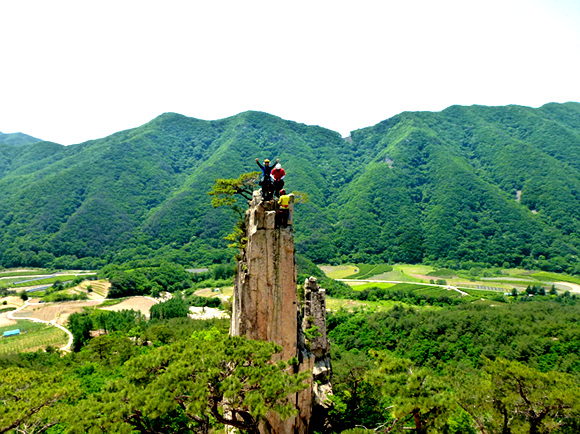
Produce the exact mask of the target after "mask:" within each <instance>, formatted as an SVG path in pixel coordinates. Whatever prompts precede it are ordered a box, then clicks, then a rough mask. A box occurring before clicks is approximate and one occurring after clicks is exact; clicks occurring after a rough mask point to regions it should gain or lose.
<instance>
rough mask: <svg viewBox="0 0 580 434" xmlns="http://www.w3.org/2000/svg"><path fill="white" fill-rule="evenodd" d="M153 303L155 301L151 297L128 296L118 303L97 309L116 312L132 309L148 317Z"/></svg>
mask: <svg viewBox="0 0 580 434" xmlns="http://www.w3.org/2000/svg"><path fill="white" fill-rule="evenodd" d="M154 304H157V301H156V300H154V299H153V298H151V297H129V298H127V299H125V300H123V301H121V302H120V303H117V304H114V305H112V306H105V307H100V308H99V309H102V310H111V311H116V312H118V311H121V310H130V309H133V310H136V311H139V312H141V313H142V314H143V315H145V316H146V317H147V318H149V309H151V306H153V305H154Z"/></svg>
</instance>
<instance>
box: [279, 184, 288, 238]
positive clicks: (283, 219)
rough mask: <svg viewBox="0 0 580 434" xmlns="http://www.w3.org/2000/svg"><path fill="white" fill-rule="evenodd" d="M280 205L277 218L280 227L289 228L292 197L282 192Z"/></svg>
mask: <svg viewBox="0 0 580 434" xmlns="http://www.w3.org/2000/svg"><path fill="white" fill-rule="evenodd" d="M278 205H280V209H279V211H278V215H277V216H276V217H278V218H277V220H278V225H277V226H278V227H283V228H287V227H288V218H289V217H290V196H289V195H287V194H286V190H284V189H281V190H280V199H278Z"/></svg>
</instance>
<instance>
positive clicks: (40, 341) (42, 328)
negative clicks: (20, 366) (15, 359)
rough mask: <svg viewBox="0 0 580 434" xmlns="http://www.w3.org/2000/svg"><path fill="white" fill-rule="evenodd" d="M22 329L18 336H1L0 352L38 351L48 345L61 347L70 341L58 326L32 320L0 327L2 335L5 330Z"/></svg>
mask: <svg viewBox="0 0 580 434" xmlns="http://www.w3.org/2000/svg"><path fill="white" fill-rule="evenodd" d="M15 328H18V329H20V334H19V335H17V336H10V337H0V354H10V353H19V352H28V351H36V350H39V349H45V348H46V347H47V346H49V345H50V346H53V347H57V348H60V347H62V346H64V345H66V343H67V342H68V336H67V334H66V333H65V332H63V331H62V330H60V329H59V328H57V327H54V326H52V325H48V324H41V323H35V322H32V321H18V322H17V324H15V325H12V326H7V327H0V335H2V334H3V333H4V332H5V331H8V330H13V329H15Z"/></svg>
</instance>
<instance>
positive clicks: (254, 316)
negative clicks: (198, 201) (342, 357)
mask: <svg viewBox="0 0 580 434" xmlns="http://www.w3.org/2000/svg"><path fill="white" fill-rule="evenodd" d="M248 204H249V209H248V210H247V211H246V238H247V241H246V243H245V246H244V248H243V249H242V251H241V252H240V255H241V257H240V259H239V261H238V266H237V273H236V279H235V283H234V297H233V311H232V319H231V324H230V335H237V336H246V337H248V338H250V339H258V340H265V341H270V342H274V343H276V344H278V345H280V346H281V347H282V351H281V353H279V354H278V355H277V357H278V358H279V359H281V360H289V359H291V358H296V359H297V360H298V362H299V363H298V365H297V366H295V368H294V369H295V370H296V371H297V372H305V371H308V372H313V373H314V374H316V372H318V371H320V366H319V367H318V368H317V365H320V363H319V362H318V359H319V358H324V357H325V356H326V357H327V356H328V345H327V340H326V334H324V339H323V340H320V339H318V340H317V341H316V343H315V347H316V352H317V353H320V356H315V354H314V353H313V352H311V351H310V350H309V349H308V346H309V345H310V344H311V343H310V342H307V341H308V337H307V336H305V333H304V331H303V329H302V328H303V323H304V321H303V318H302V317H303V315H302V312H301V308H300V305H299V302H298V297H297V291H296V289H297V282H296V260H295V255H294V233H293V229H292V225H291V224H292V214H293V208H294V197H293V196H292V195H291V196H290V219H289V226H288V227H287V228H278V227H276V204H275V203H274V202H273V201H268V202H262V201H261V199H260V193H259V192H257V191H256V192H254V195H253V198H252V200H250V201H249V202H248ZM311 285H315V289H316V291H317V290H318V285H317V284H316V280H314V282H313V283H312V284H311ZM323 291H324V290H322V295H323ZM311 298H314V304H312V303H308V308H307V309H308V312H309V313H310V312H316V313H317V314H316V318H317V319H316V320H314V316H312V315H310V314H309V316H308V318H309V320H308V321H307V322H306V323H307V324H308V325H309V326H311V325H310V324H311V322H312V321H315V323H314V322H312V325H315V326H316V327H318V328H321V327H323V328H324V333H326V316H325V311H324V303H325V302H323V305H322V307H320V303H319V300H320V296H319V295H318V296H314V297H311ZM317 303H318V304H317ZM321 309H322V310H321ZM320 312H323V313H322V314H321V313H320ZM321 315H322V316H323V317H324V319H323V322H324V323H323V324H322V323H321V322H320V317H321ZM311 317H312V321H310V319H311ZM306 323H304V324H306ZM306 334H307V333H306ZM323 341H324V342H326V346H325V344H324V342H323ZM323 347H324V348H323ZM328 360H330V359H328ZM325 366H326V367H327V368H328V369H327V370H326V371H325V372H326V373H329V372H330V371H329V369H330V363H329V361H328V363H326V365H325ZM325 377H326V378H328V377H329V375H325ZM318 390H319V388H318V387H317V386H313V381H312V377H311V378H310V382H309V387H308V388H307V389H305V390H303V391H301V392H299V393H297V394H295V395H292V396H289V397H288V399H289V400H290V401H291V402H292V403H293V404H294V406H295V408H296V409H297V415H296V416H293V417H290V418H289V419H287V420H280V418H279V417H278V415H277V414H273V413H270V414H268V416H267V417H266V421H264V422H263V423H261V424H260V432H261V433H262V434H266V433H268V434H270V433H271V434H274V433H288V434H290V433H293V434H295V433H307V432H310V431H311V418H312V411H313V405H316V406H317V407H319V406H320V405H319V404H320V402H321V399H320V398H319V397H317V392H318ZM325 392H326V391H325ZM316 425H319V423H316Z"/></svg>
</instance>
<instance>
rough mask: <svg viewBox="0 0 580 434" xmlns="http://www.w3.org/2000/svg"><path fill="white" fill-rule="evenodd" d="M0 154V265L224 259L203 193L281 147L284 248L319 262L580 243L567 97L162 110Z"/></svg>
mask: <svg viewBox="0 0 580 434" xmlns="http://www.w3.org/2000/svg"><path fill="white" fill-rule="evenodd" d="M15 149H17V150H18V152H16V151H14V150H15ZM0 155H6V156H8V157H9V158H6V159H3V161H4V163H0V240H1V241H2V243H1V247H0V263H1V264H2V265H5V266H7V265H16V264H19V265H34V264H37V265H48V264H52V265H54V264H56V265H61V266H72V265H73V264H76V265H90V264H94V265H95V266H99V265H101V264H104V263H106V262H110V261H117V262H118V261H126V260H131V259H135V260H147V259H151V258H157V259H156V260H159V258H166V259H171V260H177V261H178V262H179V261H181V262H184V263H185V262H187V263H211V262H222V261H226V260H227V259H228V257H229V256H230V255H231V253H229V252H228V251H227V249H226V248H225V244H226V243H225V241H223V239H222V237H223V236H224V235H225V234H226V233H227V232H228V229H229V228H230V227H231V225H232V224H233V217H232V216H230V215H229V214H228V213H227V212H226V211H225V210H221V209H217V210H216V209H212V208H211V206H210V205H209V198H208V197H207V195H206V193H207V191H209V189H210V188H211V185H212V184H213V181H214V180H215V178H217V177H219V178H233V177H237V176H238V175H239V174H240V173H244V172H249V171H254V170H257V169H258V168H257V166H256V165H255V162H254V159H255V158H261V159H263V158H274V159H275V158H280V159H281V162H282V163H283V165H284V167H285V169H286V170H287V172H288V176H287V186H288V187H289V189H291V190H299V191H305V192H307V193H308V194H309V196H310V202H309V203H306V204H301V205H299V206H298V207H297V210H296V212H297V217H298V218H297V219H296V246H297V249H298V251H299V252H308V255H309V257H310V259H313V260H315V261H316V262H343V261H351V262H352V261H360V262H362V261H387V262H388V261H391V262H392V261H405V262H421V261H428V262H439V263H441V264H442V265H449V266H452V265H453V266H455V265H457V264H460V263H462V262H469V261H471V262H474V263H477V262H481V263H489V264H503V263H508V264H512V265H518V266H520V265H521V266H538V267H543V268H550V267H556V268H557V269H559V270H560V271H562V270H568V271H574V270H575V268H574V264H575V263H577V255H578V251H579V249H580V240H579V239H578V235H577V234H578V233H579V232H580V230H579V228H580V211H578V210H580V104H579V103H566V104H555V103H551V104H546V105H544V106H542V107H540V108H537V109H536V108H529V107H523V106H514V105H510V106H505V107H485V106H451V107H448V108H447V109H445V110H443V111H441V112H403V113H401V114H399V115H396V116H394V117H392V118H390V119H386V120H384V121H382V122H379V123H378V124H376V125H374V126H372V127H367V128H363V129H359V130H356V131H353V132H352V133H351V136H350V138H348V139H345V138H343V137H341V135H340V134H339V133H337V132H334V131H331V130H328V129H325V128H322V127H318V126H308V125H305V124H300V123H297V122H294V121H287V120H284V119H282V118H280V117H277V116H274V115H270V114H268V113H264V112H256V111H246V112H242V113H240V114H238V115H235V116H231V117H228V118H224V119H220V120H215V121H205V120H200V119H195V118H189V117H187V116H184V115H180V114H178V113H164V114H161V115H159V116H158V117H156V118H154V119H153V120H151V121H150V122H148V123H146V124H144V125H142V126H140V127H137V128H134V129H129V130H125V131H121V132H118V133H115V134H113V135H111V136H108V137H105V138H103V139H97V140H91V141H88V142H84V143H81V144H78V145H70V146H66V147H65V146H62V145H57V144H51V143H49V142H37V143H34V144H28V145H22V146H18V147H11V146H9V145H5V144H2V143H0ZM518 192H519V193H518ZM517 195H519V197H520V201H519V202H517V201H516V200H515V198H516V196H517ZM532 211H534V212H535V213H533V212H532ZM578 272H580V270H578Z"/></svg>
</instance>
